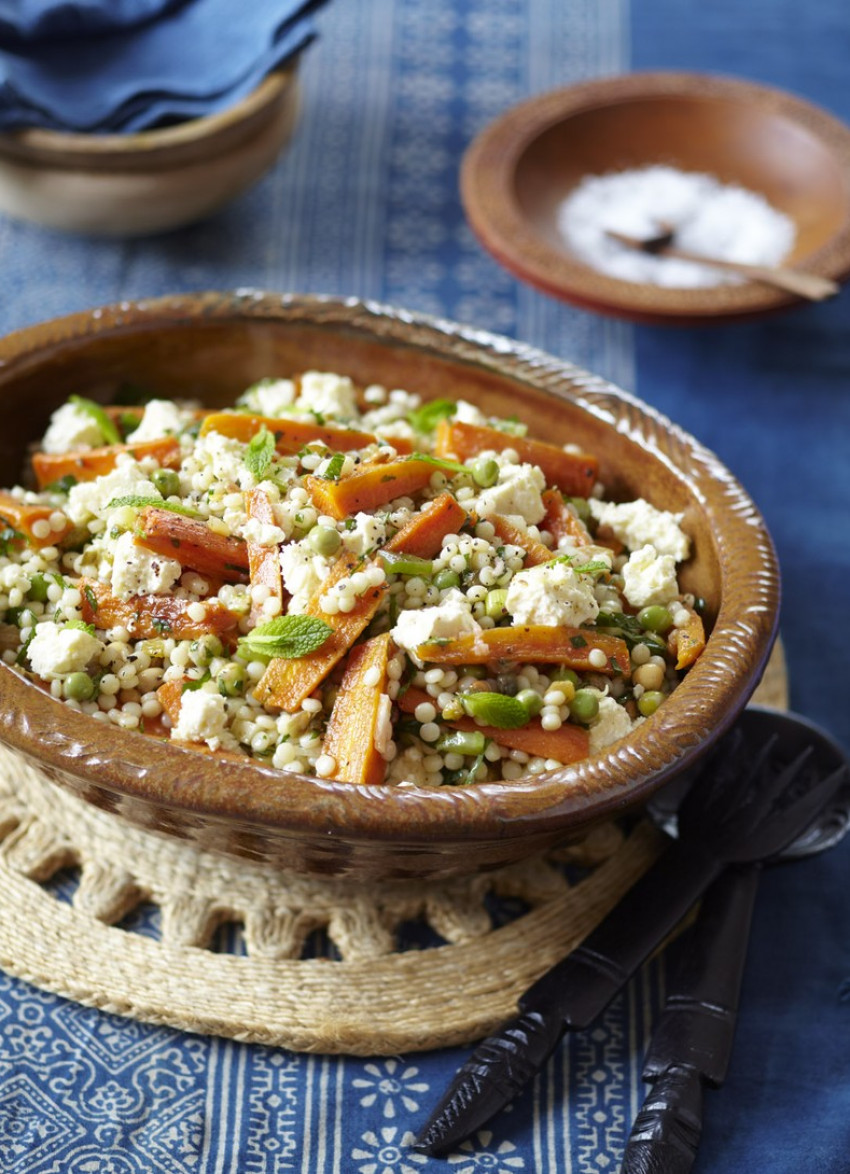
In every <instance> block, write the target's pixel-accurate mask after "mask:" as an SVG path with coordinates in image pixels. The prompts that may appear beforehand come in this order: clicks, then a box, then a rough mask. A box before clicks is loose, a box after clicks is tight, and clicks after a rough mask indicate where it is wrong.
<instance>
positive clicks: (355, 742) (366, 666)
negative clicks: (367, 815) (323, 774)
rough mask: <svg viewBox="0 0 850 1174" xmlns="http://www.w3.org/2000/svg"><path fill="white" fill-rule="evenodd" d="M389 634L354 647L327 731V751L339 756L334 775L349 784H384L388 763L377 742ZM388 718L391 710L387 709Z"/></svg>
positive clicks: (384, 684)
mask: <svg viewBox="0 0 850 1174" xmlns="http://www.w3.org/2000/svg"><path fill="white" fill-rule="evenodd" d="M389 655H390V635H389V632H385V633H384V634H383V635H382V636H375V637H373V638H372V639H371V640H367V641H366V642H365V644H359V645H358V646H357V647H356V648H352V650H351V652H350V653H349V656H348V661H347V663H346V668H345V675H344V676H343V678H342V684H341V685H340V687H339V693H338V694H337V698H336V702H335V703H334V707H333V711H332V713H331V716H330V720H329V721H328V726H327V730H326V731H325V743H324V751H325V754H330V755H332V756H333V757H334V758H335V759H336V769H335V770H334V772H333V775H332V777H333V778H335V779H343V780H344V781H345V782H347V783H363V784H366V785H369V784H374V783H381V782H383V779H384V772H385V770H386V762H385V760H384V758H383V756H382V755H381V753H380V751H379V750H378V748H377V746H376V745H375V739H376V735H377V733H378V727H379V723H380V719H381V709H382V706H385V705H387V704H388V699H387V698H386V697H385V696H384V694H385V692H386V687H387V664H388V663H389ZM387 717H389V711H388V712H387Z"/></svg>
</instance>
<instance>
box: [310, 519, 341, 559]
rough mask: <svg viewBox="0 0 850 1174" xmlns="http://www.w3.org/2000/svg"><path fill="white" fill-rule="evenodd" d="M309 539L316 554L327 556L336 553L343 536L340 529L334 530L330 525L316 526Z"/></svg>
mask: <svg viewBox="0 0 850 1174" xmlns="http://www.w3.org/2000/svg"><path fill="white" fill-rule="evenodd" d="M307 541H308V542H309V543H310V546H311V547H312V548H313V550H315V552H316V554H321V555H325V556H326V557H327V556H328V555H331V554H336V552H337V551H338V550H339V548H340V544H341V543H342V538H340V535H339V531H338V530H332V529H331V527H330V526H314V527H313V529H312V530H311V531H310V535H309V538H308V539H307Z"/></svg>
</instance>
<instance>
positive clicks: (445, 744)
mask: <svg viewBox="0 0 850 1174" xmlns="http://www.w3.org/2000/svg"><path fill="white" fill-rule="evenodd" d="M486 745H487V739H486V738H485V737H484V735H483V734H482V733H481V731H480V730H468V731H467V730H450V731H449V732H448V733H446V734H443V736H442V737H441V738H440V739H439V740H438V742H437V744H436V747H435V749H436V750H438V751H439V752H440V753H441V754H442V753H446V754H473V755H477V754H483V753H484V747H485V746H486Z"/></svg>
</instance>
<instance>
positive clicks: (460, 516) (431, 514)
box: [384, 493, 471, 558]
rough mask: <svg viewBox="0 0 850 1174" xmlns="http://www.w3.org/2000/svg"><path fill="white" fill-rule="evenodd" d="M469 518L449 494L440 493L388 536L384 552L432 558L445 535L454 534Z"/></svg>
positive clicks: (437, 551)
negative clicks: (389, 551)
mask: <svg viewBox="0 0 850 1174" xmlns="http://www.w3.org/2000/svg"><path fill="white" fill-rule="evenodd" d="M470 520H471V519H470V515H469V514H468V513H467V512H466V510H465V509H464V508H463V506H461V505H458V503H457V501H455V499H454V498H453V497H452V495H451V494H450V493H441V494H440V496H439V497H436V498H434V500H433V501H432V502H431V503H430V505H426V506H425V507H424V508H423V509H421V510H420V511H419V513H418V514H414V516H413V517H412V518H411V519H410V521H409V522H408V523H407V524H406V525H404V526H402V528H401V529H400V530H399V532H398V533H397V534H396V535H394V537H392V538H391V539H390V540H389V542H388V543H387V544H386V546H385V547H384V550H391V551H403V552H404V553H405V554H412V555H415V556H416V557H417V558H434V556H435V555H438V554H439V553H440V551H441V550H442V547H443V538H444V537H445V536H446V534H457V532H458V531H459V530H460V528H461V527H462V526H465V525H466V524H467V523H468V522H469V521H470Z"/></svg>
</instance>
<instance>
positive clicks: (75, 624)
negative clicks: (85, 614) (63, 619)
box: [65, 620, 95, 636]
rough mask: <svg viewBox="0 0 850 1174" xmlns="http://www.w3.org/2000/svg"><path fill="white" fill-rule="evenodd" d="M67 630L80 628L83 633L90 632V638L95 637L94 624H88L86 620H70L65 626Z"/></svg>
mask: <svg viewBox="0 0 850 1174" xmlns="http://www.w3.org/2000/svg"><path fill="white" fill-rule="evenodd" d="M65 627H66V628H79V630H80V631H81V632H88V634H89V635H90V636H94V635H95V627H94V624H87V623H86V622H85V620H68V622H67V624H66V625H65Z"/></svg>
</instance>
